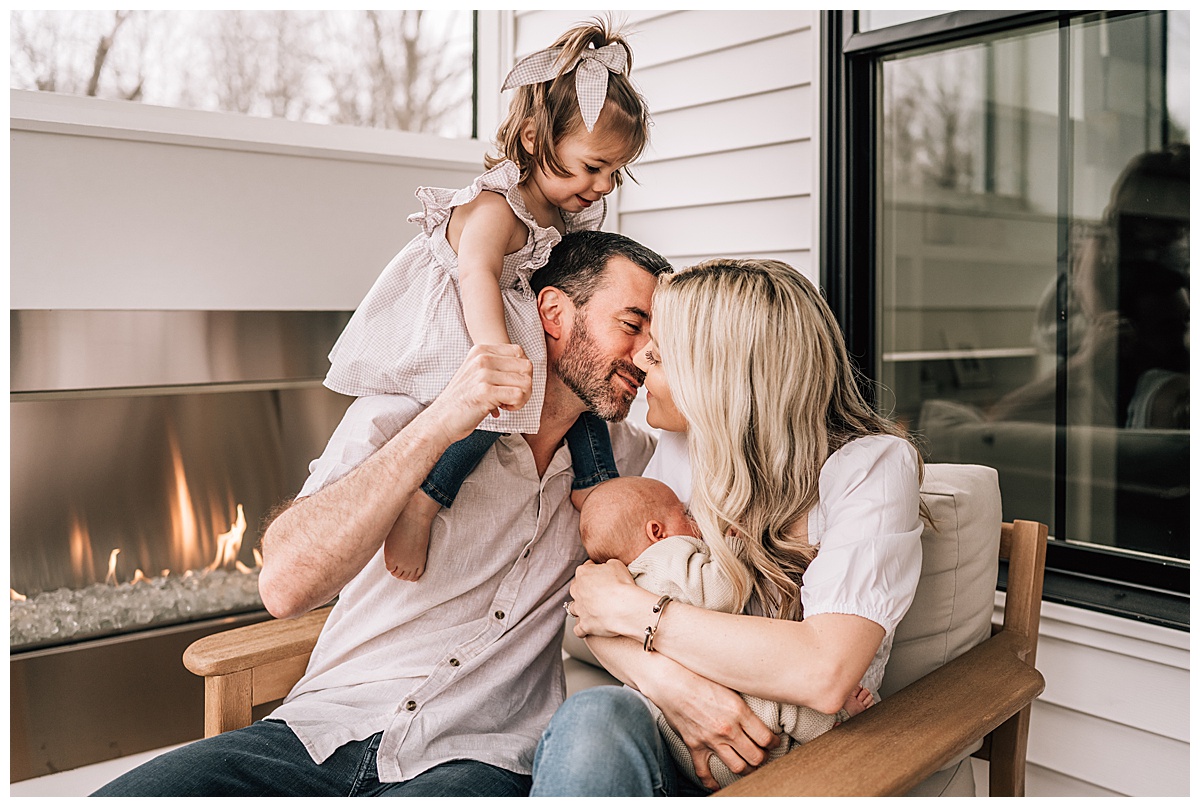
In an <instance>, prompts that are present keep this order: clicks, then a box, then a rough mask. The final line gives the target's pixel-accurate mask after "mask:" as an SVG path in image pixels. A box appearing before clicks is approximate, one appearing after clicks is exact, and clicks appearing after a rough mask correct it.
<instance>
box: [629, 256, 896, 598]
mask: <svg viewBox="0 0 1200 807" xmlns="http://www.w3.org/2000/svg"><path fill="white" fill-rule="evenodd" d="M653 326H654V338H655V341H656V343H657V345H658V347H659V351H660V357H661V359H662V363H663V371H664V372H665V373H666V377H667V383H668V384H669V386H670V389H671V397H672V399H673V400H674V402H675V405H676V407H678V409H679V411H680V413H681V414H682V415H683V417H684V418H685V419H686V420H687V422H688V446H689V452H690V455H691V461H692V501H691V512H692V516H693V517H694V518H695V520H696V523H697V526H698V527H699V529H700V531H701V534H702V536H703V538H704V540H705V542H706V543H708V544H709V546H710V547H711V549H712V552H713V557H714V559H715V560H716V561H717V562H718V563H719V564H720V567H721V568H722V570H723V571H724V572H725V573H726V574H727V575H728V576H729V578H730V579H731V580H732V581H733V583H734V587H735V589H736V591H737V592H738V595H739V599H740V601H741V603H742V604H743V606H744V605H745V603H746V602H747V601H749V600H750V599H751V598H753V599H754V600H756V601H757V602H758V603H759V604H760V605H761V607H762V609H763V611H764V612H765V613H767V614H770V615H772V616H778V617H783V618H787V619H798V618H800V616H801V615H802V609H801V605H800V582H801V576H802V575H803V573H804V570H805V569H806V568H807V567H808V564H809V562H810V561H811V560H812V559H813V558H814V557H815V556H816V548H815V547H813V546H811V545H810V544H809V543H808V541H807V529H806V519H807V516H808V513H809V511H810V510H812V508H813V507H814V506H816V504H817V501H818V493H819V491H818V480H819V478H820V473H821V466H822V465H824V463H825V460H826V459H828V458H829V456H830V455H831V454H833V452H835V451H837V450H838V449H839V448H841V447H842V446H844V445H845V444H846V443H848V442H849V441H851V440H853V439H855V438H856V437H862V436H865V435H871V434H890V435H896V436H898V437H904V438H905V439H907V435H906V434H905V433H904V431H903V430H902V429H900V427H898V426H897V425H896V424H894V423H892V422H891V421H889V420H888V419H886V418H884V417H883V416H881V415H880V414H878V413H877V412H876V411H875V410H874V409H872V408H871V406H870V405H869V404H868V403H867V402H866V400H865V399H864V398H863V396H862V394H861V392H860V391H859V387H858V384H857V374H856V371H855V369H854V366H853V365H852V364H851V363H850V359H849V356H848V355H847V353H846V346H845V342H844V340H843V338H842V332H841V329H840V328H839V327H838V323H837V321H836V320H835V319H834V316H833V312H832V311H831V310H830V308H829V306H828V304H827V303H826V302H825V300H824V298H823V297H822V296H821V292H820V291H819V290H818V289H817V287H816V286H815V285H814V284H813V283H812V282H810V281H809V280H807V279H806V278H805V277H804V276H803V275H801V274H800V273H799V272H797V271H796V270H795V269H793V268H792V267H790V266H788V265H787V264H785V263H782V262H780V261H774V260H713V261H707V262H705V263H701V264H698V265H696V266H692V267H689V268H687V269H684V270H681V271H680V272H678V273H676V274H674V275H670V276H666V277H664V278H663V280H662V282H661V283H660V284H659V286H658V288H657V289H656V291H655V294H654V320H653ZM918 456H919V455H918Z"/></svg>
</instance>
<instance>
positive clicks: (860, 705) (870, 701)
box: [842, 687, 875, 717]
mask: <svg viewBox="0 0 1200 807" xmlns="http://www.w3.org/2000/svg"><path fill="white" fill-rule="evenodd" d="M874 705H875V698H874V697H873V696H872V695H871V690H869V689H867V688H865V687H858V688H857V689H856V690H855V691H854V692H851V693H850V697H848V698H846V703H845V704H844V705H843V706H842V708H843V709H845V710H846V712H847V714H849V715H850V716H851V717H854V716H855V715H860V714H862V713H863V712H865V711H866V710H867V708H868V707H870V706H874Z"/></svg>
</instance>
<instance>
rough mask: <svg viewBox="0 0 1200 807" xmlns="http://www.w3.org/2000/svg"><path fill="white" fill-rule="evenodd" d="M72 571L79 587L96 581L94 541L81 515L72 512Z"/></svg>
mask: <svg viewBox="0 0 1200 807" xmlns="http://www.w3.org/2000/svg"><path fill="white" fill-rule="evenodd" d="M70 546H71V571H72V572H74V574H75V582H76V583H77V584H79V585H84V584H85V583H90V582H92V581H93V580H95V577H93V574H94V573H95V572H94V571H93V569H94V568H95V567H94V566H93V563H94V561H93V560H92V539H91V537H90V536H89V535H88V528H87V525H86V524H84V523H83V521H82V519H80V518H79V514H78V513H76V512H75V511H74V510H72V511H71V537H70Z"/></svg>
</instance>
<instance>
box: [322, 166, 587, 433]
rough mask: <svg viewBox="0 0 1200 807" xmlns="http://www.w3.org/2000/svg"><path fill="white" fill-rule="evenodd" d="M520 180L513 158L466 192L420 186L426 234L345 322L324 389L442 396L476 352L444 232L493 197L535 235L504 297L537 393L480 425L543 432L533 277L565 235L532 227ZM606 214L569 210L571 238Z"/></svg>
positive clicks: (504, 284) (415, 218) (542, 368)
mask: <svg viewBox="0 0 1200 807" xmlns="http://www.w3.org/2000/svg"><path fill="white" fill-rule="evenodd" d="M519 179H520V171H519V170H518V169H517V166H516V164H514V163H513V162H511V161H509V160H505V161H504V162H502V163H500V164H499V165H496V166H495V167H494V168H492V169H491V170H489V171H486V172H485V173H483V174H482V175H481V176H479V177H477V178H476V179H475V181H474V182H472V183H471V184H470V185H469V186H467V187H466V188H463V189H461V190H457V191H456V190H450V189H446V188H424V187H423V188H418V189H417V198H418V199H420V200H421V203H422V205H423V206H424V210H423V212H421V213H414V214H413V215H411V216H409V218H408V220H409V221H411V222H415V223H418V224H420V225H421V234H420V235H418V236H417V237H415V238H414V239H413V240H412V241H410V242H409V243H408V245H407V246H405V247H404V249H402V250H401V251H400V254H398V255H397V256H396V257H395V258H393V259H392V261H391V263H389V264H388V265H387V267H386V268H385V269H384V270H383V273H382V274H380V276H379V279H378V280H376V281H375V284H374V285H373V286H372V287H371V290H370V291H369V292H367V296H366V298H364V299H363V301H362V303H361V304H360V305H359V306H358V310H356V311H355V312H354V316H352V317H351V318H350V322H348V323H347V324H346V329H345V330H344V331H342V335H341V336H340V337H338V340H337V343H336V344H334V346H333V350H332V351H331V352H330V354H329V360H330V363H331V367H330V369H329V374H328V375H327V376H326V377H325V386H327V387H329V388H330V389H331V390H334V391H335V392H340V393H342V394H343V395H354V396H362V395H378V394H385V393H403V394H406V395H411V396H412V397H414V398H416V399H417V400H419V401H421V402H422V403H424V404H428V403H430V402H432V401H433V399H434V398H436V397H437V396H438V395H439V394H440V393H441V391H442V390H443V389H444V388H445V387H446V384H447V383H449V381H450V378H451V377H452V376H453V375H454V373H455V371H456V370H457V369H458V368H459V365H461V364H462V363H463V361H464V360H465V359H466V357H467V352H468V351H469V350H470V349H471V336H470V334H469V333H468V332H467V323H466V320H465V319H464V318H463V307H462V297H461V296H460V293H459V285H458V255H456V254H455V253H454V250H453V249H451V248H450V243H449V242H448V241H447V240H446V225H447V223H448V222H449V221H450V214H451V213H452V212H453V210H454V208H455V207H458V206H459V205H462V204H466V203H467V202H470V201H471V200H472V199H474V198H475V197H477V196H478V195H479V194H480V193H482V192H484V191H495V192H496V193H500V194H502V195H503V196H504V198H505V199H507V200H508V204H509V206H510V207H511V208H512V210H513V213H515V214H516V215H517V218H519V219H520V220H521V221H522V222H524V223H525V225H526V226H527V227H528V228H529V237H528V238H527V239H526V240H525V245H524V246H523V247H521V248H520V249H519V250H517V251H516V252H513V253H511V254H508V255H505V256H504V267H503V270H502V271H501V273H500V297H501V299H502V300H503V302H504V319H505V324H506V325H507V327H508V334H509V338H510V339H511V340H512V341H513V342H514V343H515V344H518V345H520V346H521V348H522V349H523V350H524V351H525V355H526V356H527V357H528V358H529V359H530V360H531V361H532V362H533V394H532V395H530V396H529V402H528V403H526V404H525V406H523V407H521V409H519V410H517V411H515V412H501V413H500V417H498V418H493V417H490V416H488V417H485V418H484V419H483V422H482V423H480V424H479V427H478V428H480V429H486V430H488V431H496V432H521V433H525V434H535V433H537V430H538V428H539V425H540V420H541V414H542V400H543V397H544V394H545V389H546V337H545V333H544V331H543V330H542V324H541V319H540V318H539V317H538V312H537V298H536V296H535V295H534V293H533V290H532V289H531V288H530V286H529V277H530V275H532V274H533V273H534V272H535V271H536V270H537V269H539V268H541V267H542V266H543V265H545V263H546V260H547V259H548V258H549V256H550V249H551V248H552V247H553V246H554V245H555V244H557V243H558V242H559V241H560V240H561V238H562V236H561V235H560V234H559V232H558V230H556V229H555V228H553V227H541V226H539V225H538V223H537V221H535V220H534V218H533V216H532V214H530V212H529V211H528V210H527V209H526V208H525V199H524V197H523V196H522V194H521V190H520V188H518V187H517V182H518V181H519ZM607 209H608V207H607V204H606V202H605V200H603V199H601V200H600V204H597V205H592V206H591V207H589V208H588V209H587V210H584V211H581V212H579V213H574V214H572V213H567V212H565V211H562V218H563V222H564V223H565V224H566V226H567V232H574V231H577V230H598V229H600V225H601V224H603V223H604V216H605V214H606V212H607Z"/></svg>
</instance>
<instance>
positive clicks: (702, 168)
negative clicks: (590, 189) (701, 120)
mask: <svg viewBox="0 0 1200 807" xmlns="http://www.w3.org/2000/svg"><path fill="white" fill-rule="evenodd" d="M812 163H813V158H812V143H811V142H809V141H806V140H802V141H797V142H793V143H785V144H782V145H777V146H763V147H761V148H753V149H742V150H739V151H733V152H727V153H721V154H706V155H703V156H700V157H685V158H682V159H678V160H663V161H657V162H645V163H640V164H638V165H637V167H636V168H635V174H636V176H637V180H638V181H637V182H636V183H635V182H627V183H625V184H624V185H622V186H621V199H620V208H621V211H622V213H624V214H626V215H628V214H630V213H634V212H639V211H643V210H657V209H662V208H667V207H671V206H672V205H677V204H679V201H680V199H686V200H687V201H688V203H689V204H691V205H708V204H716V203H720V202H740V201H751V200H754V199H780V198H785V197H789V196H796V195H799V194H804V195H807V194H808V193H809V190H810V189H811V188H812V187H813V184H814V183H813V177H812V167H813V165H812Z"/></svg>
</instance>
